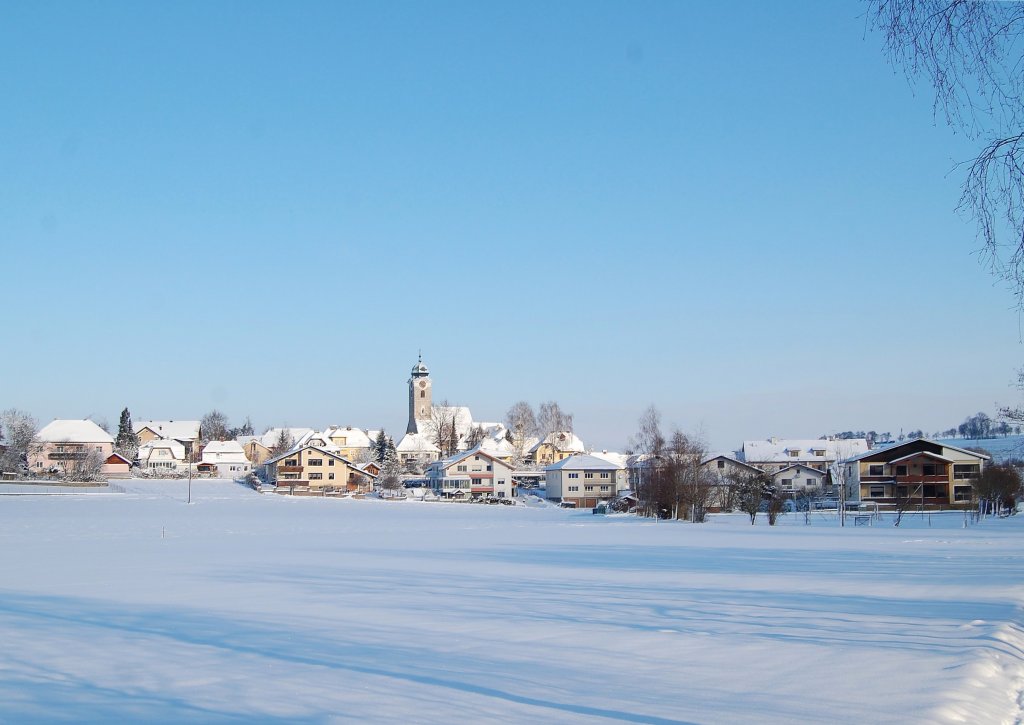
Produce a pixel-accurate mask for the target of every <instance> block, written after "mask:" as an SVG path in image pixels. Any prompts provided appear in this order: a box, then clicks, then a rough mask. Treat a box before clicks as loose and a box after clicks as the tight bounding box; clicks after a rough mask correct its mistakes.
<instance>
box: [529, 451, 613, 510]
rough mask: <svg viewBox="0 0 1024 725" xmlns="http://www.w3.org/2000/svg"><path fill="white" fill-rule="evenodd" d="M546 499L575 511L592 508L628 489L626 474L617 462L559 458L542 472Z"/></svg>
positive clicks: (586, 457)
mask: <svg viewBox="0 0 1024 725" xmlns="http://www.w3.org/2000/svg"><path fill="white" fill-rule="evenodd" d="M544 473H545V476H546V477H547V497H548V498H549V499H550V500H552V501H560V502H563V503H571V504H573V505H575V506H577V507H579V508H594V506H596V505H597V504H598V503H599V502H600V501H605V500H608V499H610V498H614V497H615V495H616V494H617V493H618V492H619V491H620V490H624V489H626V488H628V484H627V482H626V471H625V469H623V468H622V467H621V465H620V464H618V463H612V462H611V461H606V460H604V459H603V458H598V457H596V456H591V455H585V454H580V455H574V456H569V457H568V458H563V459H562V460H560V461H558V462H557V463H553V464H551V465H550V466H547V467H546V468H545V469H544Z"/></svg>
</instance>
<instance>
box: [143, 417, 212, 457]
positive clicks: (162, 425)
mask: <svg viewBox="0 0 1024 725" xmlns="http://www.w3.org/2000/svg"><path fill="white" fill-rule="evenodd" d="M132 428H134V429H135V434H136V435H137V436H138V437H139V444H140V445H141V444H143V443H149V442H150V441H154V440H172V441H177V442H178V443H180V444H181V445H182V446H184V447H185V455H186V456H187V457H188V458H189V459H191V460H195V459H194V458H193V456H194V455H198V453H199V439H200V422H199V421H198V420H140V421H137V422H136V423H135V424H134V425H133V426H132Z"/></svg>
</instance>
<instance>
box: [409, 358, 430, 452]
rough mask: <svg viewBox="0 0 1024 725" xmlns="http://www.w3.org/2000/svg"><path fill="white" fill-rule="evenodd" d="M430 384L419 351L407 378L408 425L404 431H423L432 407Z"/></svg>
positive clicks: (428, 373) (427, 372) (428, 372)
mask: <svg viewBox="0 0 1024 725" xmlns="http://www.w3.org/2000/svg"><path fill="white" fill-rule="evenodd" d="M432 385H433V384H432V382H431V380H430V371H429V370H428V369H427V366H426V365H424V364H423V353H422V351H421V352H420V354H419V356H418V359H417V362H416V364H415V365H413V368H412V374H411V376H410V378H409V425H407V426H406V428H405V432H406V433H423V432H425V430H424V426H425V425H426V423H427V422H428V421H429V420H430V411H431V409H432V407H433V391H432V389H431V388H432Z"/></svg>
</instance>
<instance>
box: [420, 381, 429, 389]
mask: <svg viewBox="0 0 1024 725" xmlns="http://www.w3.org/2000/svg"><path fill="white" fill-rule="evenodd" d="M420 387H421V388H425V387H427V381H426V380H421V381H420Z"/></svg>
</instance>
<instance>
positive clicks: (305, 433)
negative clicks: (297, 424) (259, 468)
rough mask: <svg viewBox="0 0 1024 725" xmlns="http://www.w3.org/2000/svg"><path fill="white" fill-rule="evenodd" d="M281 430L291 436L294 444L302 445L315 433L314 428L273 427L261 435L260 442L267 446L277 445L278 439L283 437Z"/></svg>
mask: <svg viewBox="0 0 1024 725" xmlns="http://www.w3.org/2000/svg"><path fill="white" fill-rule="evenodd" d="M281 431H285V432H286V433H287V435H288V436H290V437H291V439H292V445H294V446H300V445H302V444H303V443H304V442H305V441H306V440H308V439H309V437H310V436H311V435H313V429H312V428H271V429H270V430H268V431H267V432H266V433H264V434H263V435H262V436H260V443H262V444H263V445H264V446H266V447H267V448H273V447H274V446H276V445H277V439H278V438H280V437H281Z"/></svg>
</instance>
